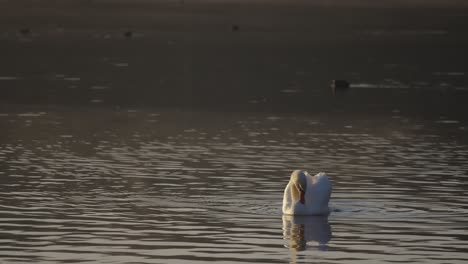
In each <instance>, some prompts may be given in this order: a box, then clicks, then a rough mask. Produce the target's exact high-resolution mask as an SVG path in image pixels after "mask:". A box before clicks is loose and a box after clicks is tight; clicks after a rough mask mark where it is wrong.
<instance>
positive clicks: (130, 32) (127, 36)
mask: <svg viewBox="0 0 468 264" xmlns="http://www.w3.org/2000/svg"><path fill="white" fill-rule="evenodd" d="M124 36H125V37H126V38H131V37H133V32H132V31H125V33H124Z"/></svg>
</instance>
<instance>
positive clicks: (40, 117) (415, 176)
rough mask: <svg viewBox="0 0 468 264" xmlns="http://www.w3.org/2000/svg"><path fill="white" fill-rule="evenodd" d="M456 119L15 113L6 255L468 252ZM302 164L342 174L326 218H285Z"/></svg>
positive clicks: (350, 257) (9, 143)
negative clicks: (287, 195)
mask: <svg viewBox="0 0 468 264" xmlns="http://www.w3.org/2000/svg"><path fill="white" fill-rule="evenodd" d="M395 114H398V115H400V116H401V117H400V118H393V117H392V115H395ZM456 121H457V122H440V118H439V117H436V118H429V119H428V118H424V119H423V118H417V117H412V116H406V115H405V113H389V114H388V115H384V116H379V117H370V116H359V115H356V116H351V115H346V116H343V115H341V114H329V115H327V116H322V115H318V114H317V115H268V114H265V115H261V114H248V113H243V114H234V113H219V114H216V113H207V112H198V113H194V112H185V111H153V110H134V111H127V110H118V111H104V110H89V111H71V110H66V111H56V110H47V111H17V112H15V111H10V112H3V113H2V114H1V115H0V124H2V137H1V141H0V179H1V180H0V189H1V190H2V191H1V193H0V260H1V262H2V263H24V262H31V261H32V262H38V263H39V262H40V263H72V262H80V263H181V262H184V263H205V262H207V261H216V262H220V263H239V262H242V263H247V262H255V263H288V262H290V263H310V262H315V261H317V262H323V263H376V262H381V263H385V262H388V263H390V262H405V263H442V262H448V263H466V261H468V254H467V253H466V247H467V245H468V242H467V240H468V234H467V231H466V230H467V220H468V206H467V204H468V203H467V198H466V196H467V189H468V188H467V187H468V186H467V184H466V182H467V178H468V175H467V171H468V163H467V160H468V148H467V145H466V144H467V142H466V137H465V134H464V130H463V129H461V128H463V127H467V125H468V124H467V122H466V120H456ZM343 124H345V125H343ZM409 124H411V125H409ZM297 168H304V169H307V170H309V171H311V172H318V171H326V172H327V173H328V174H329V175H330V177H331V179H332V180H333V184H334V192H333V195H332V201H331V207H332V208H333V210H332V211H333V212H332V213H331V215H330V216H329V217H328V218H327V217H287V216H282V214H281V202H282V201H281V200H282V192H283V188H284V187H285V185H286V183H287V182H288V180H289V179H288V176H289V174H290V172H291V171H292V170H293V169H297Z"/></svg>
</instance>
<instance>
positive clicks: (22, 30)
mask: <svg viewBox="0 0 468 264" xmlns="http://www.w3.org/2000/svg"><path fill="white" fill-rule="evenodd" d="M19 33H21V34H22V35H29V34H30V33H31V29H29V28H21V29H20V30H19Z"/></svg>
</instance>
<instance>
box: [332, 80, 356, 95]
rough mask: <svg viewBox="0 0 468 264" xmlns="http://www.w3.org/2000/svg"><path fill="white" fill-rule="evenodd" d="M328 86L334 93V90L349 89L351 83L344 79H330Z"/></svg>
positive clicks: (342, 90)
mask: <svg viewBox="0 0 468 264" xmlns="http://www.w3.org/2000/svg"><path fill="white" fill-rule="evenodd" d="M330 87H331V89H332V92H333V94H335V93H336V92H344V91H347V90H349V88H350V87H351V85H350V83H349V82H348V81H346V80H332V81H331V84H330Z"/></svg>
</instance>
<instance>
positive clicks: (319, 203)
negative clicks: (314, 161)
mask: <svg viewBox="0 0 468 264" xmlns="http://www.w3.org/2000/svg"><path fill="white" fill-rule="evenodd" d="M331 192H332V183H331V181H330V179H329V178H328V176H327V175H326V174H325V172H319V173H318V174H317V175H315V176H312V175H310V174H309V173H308V172H307V171H302V170H295V171H293V172H292V174H291V178H290V180H289V183H288V185H287V186H286V188H285V189H284V196H283V214H285V215H328V214H329V213H330V208H329V207H328V202H329V201H330V196H331Z"/></svg>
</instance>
